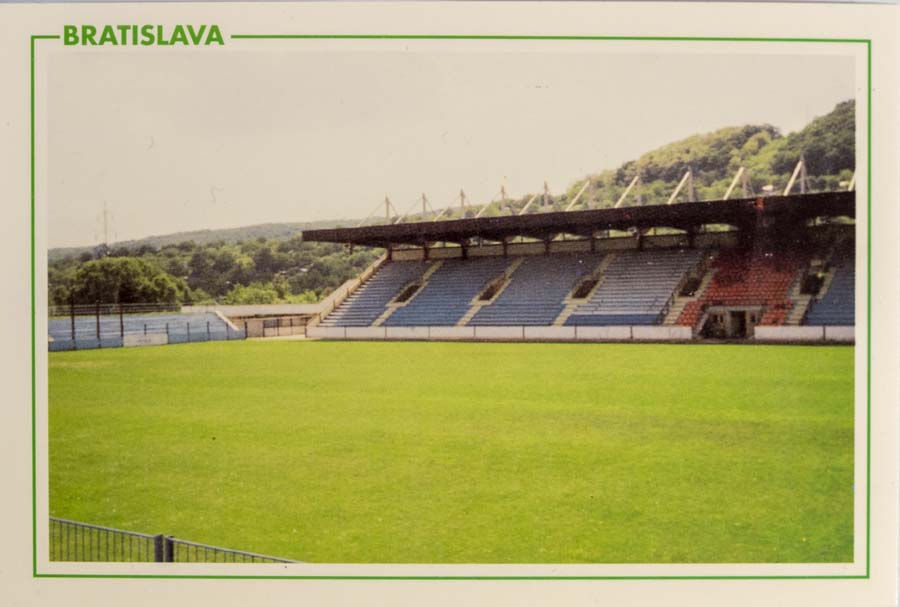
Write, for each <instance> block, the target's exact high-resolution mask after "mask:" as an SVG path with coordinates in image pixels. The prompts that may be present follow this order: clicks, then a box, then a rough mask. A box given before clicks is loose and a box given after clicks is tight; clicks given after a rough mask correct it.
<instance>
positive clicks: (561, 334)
mask: <svg viewBox="0 0 900 607" xmlns="http://www.w3.org/2000/svg"><path fill="white" fill-rule="evenodd" d="M525 339H546V340H571V339H575V327H525Z"/></svg>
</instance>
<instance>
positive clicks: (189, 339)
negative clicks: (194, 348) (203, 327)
mask: <svg viewBox="0 0 900 607" xmlns="http://www.w3.org/2000/svg"><path fill="white" fill-rule="evenodd" d="M187 340H188V343H191V323H190V322H188V324H187Z"/></svg>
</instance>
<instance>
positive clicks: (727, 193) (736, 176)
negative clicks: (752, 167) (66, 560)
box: [722, 167, 744, 200]
mask: <svg viewBox="0 0 900 607" xmlns="http://www.w3.org/2000/svg"><path fill="white" fill-rule="evenodd" d="M743 174H744V167H741V168H739V169H738V172H737V173H735V174H734V179H732V180H731V185H730V186H728V189H727V190H726V191H725V196H723V197H722V200H728V197H729V196H731V192H732V191H734V187H735V186H736V185H737V184H738V180H739V179H740V178H741V176H742V175H743Z"/></svg>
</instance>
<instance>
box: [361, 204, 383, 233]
mask: <svg viewBox="0 0 900 607" xmlns="http://www.w3.org/2000/svg"><path fill="white" fill-rule="evenodd" d="M381 205H382V203H380V202H379V203H378V204H377V205H375V208H374V209H372V212H371V213H369V214H368V215H366V217H365V219H363V220H361V221H360V222H359V223H358V224H356V227H357V228H358V227H361V226H362V225H363V224H364V223H366V222H367V221H369V219H370V218H371V217H372V215H374V214H375V212H376V211H378V209H380V208H381Z"/></svg>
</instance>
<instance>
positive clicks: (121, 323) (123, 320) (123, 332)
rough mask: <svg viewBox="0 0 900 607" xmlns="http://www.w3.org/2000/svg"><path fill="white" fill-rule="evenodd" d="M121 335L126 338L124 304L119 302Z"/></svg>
mask: <svg viewBox="0 0 900 607" xmlns="http://www.w3.org/2000/svg"><path fill="white" fill-rule="evenodd" d="M119 337H121V338H122V339H125V318H124V317H123V316H122V304H121V303H120V304H119Z"/></svg>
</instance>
